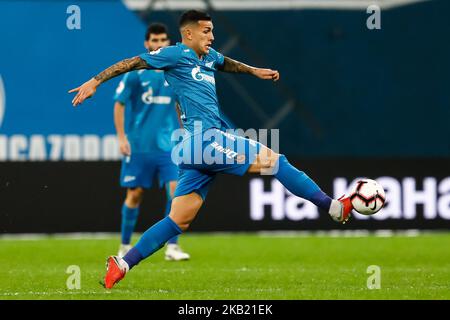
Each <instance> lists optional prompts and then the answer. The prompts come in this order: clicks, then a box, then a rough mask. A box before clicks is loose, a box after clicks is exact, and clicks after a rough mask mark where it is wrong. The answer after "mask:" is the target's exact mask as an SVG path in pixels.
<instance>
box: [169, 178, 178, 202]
mask: <svg viewBox="0 0 450 320" xmlns="http://www.w3.org/2000/svg"><path fill="white" fill-rule="evenodd" d="M176 188H177V182H176V181H171V182H170V183H169V196H170V199H173V196H174V194H175V189H176Z"/></svg>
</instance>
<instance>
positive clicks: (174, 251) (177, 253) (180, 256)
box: [164, 181, 190, 261]
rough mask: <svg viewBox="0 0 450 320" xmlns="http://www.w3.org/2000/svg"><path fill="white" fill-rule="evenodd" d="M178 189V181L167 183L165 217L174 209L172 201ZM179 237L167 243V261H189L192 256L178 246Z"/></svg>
mask: <svg viewBox="0 0 450 320" xmlns="http://www.w3.org/2000/svg"><path fill="white" fill-rule="evenodd" d="M176 187H177V182H176V181H170V182H168V183H166V201H167V202H166V212H165V215H164V216H168V215H169V214H170V208H171V207H172V199H173V195H174V193H175V188H176ZM178 239H179V236H178V235H176V236H174V237H172V238H170V239H169V241H167V246H166V252H165V259H166V260H169V261H182V260H189V259H190V255H189V254H188V253H187V252H184V251H183V250H182V249H181V247H180V246H179V244H178Z"/></svg>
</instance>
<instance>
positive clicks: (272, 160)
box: [258, 148, 280, 169]
mask: <svg viewBox="0 0 450 320" xmlns="http://www.w3.org/2000/svg"><path fill="white" fill-rule="evenodd" d="M258 156H259V157H258V158H259V165H260V167H261V168H263V169H269V168H274V167H275V165H276V164H277V161H278V158H279V157H280V154H279V153H276V152H275V151H273V150H271V149H268V148H265V149H264V150H261V152H260V153H259V155H258Z"/></svg>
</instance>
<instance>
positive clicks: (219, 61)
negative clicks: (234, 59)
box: [209, 48, 225, 70]
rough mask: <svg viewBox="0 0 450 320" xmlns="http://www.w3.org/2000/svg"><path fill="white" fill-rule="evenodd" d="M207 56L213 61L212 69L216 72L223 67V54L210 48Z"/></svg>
mask: <svg viewBox="0 0 450 320" xmlns="http://www.w3.org/2000/svg"><path fill="white" fill-rule="evenodd" d="M209 55H210V56H211V58H212V60H213V61H214V68H215V69H216V70H217V69H219V68H220V67H222V66H223V63H224V61H225V57H224V56H223V54H221V53H220V52H218V51H216V50H214V49H213V48H210V49H209Z"/></svg>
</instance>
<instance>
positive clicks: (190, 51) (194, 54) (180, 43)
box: [177, 42, 206, 62]
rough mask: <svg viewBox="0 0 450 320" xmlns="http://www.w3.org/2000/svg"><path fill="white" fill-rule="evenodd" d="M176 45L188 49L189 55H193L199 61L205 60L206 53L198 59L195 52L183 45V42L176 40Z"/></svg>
mask: <svg viewBox="0 0 450 320" xmlns="http://www.w3.org/2000/svg"><path fill="white" fill-rule="evenodd" d="M177 46H180V47H181V48H183V51H184V50H189V53H190V54H191V56H193V57H194V58H195V59H196V60H197V61H199V62H204V61H205V57H206V55H203V56H202V58H201V59H199V58H198V56H197V54H196V53H195V51H194V50H193V49H192V48H191V47H188V46H187V45H185V44H184V43H182V42H177Z"/></svg>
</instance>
